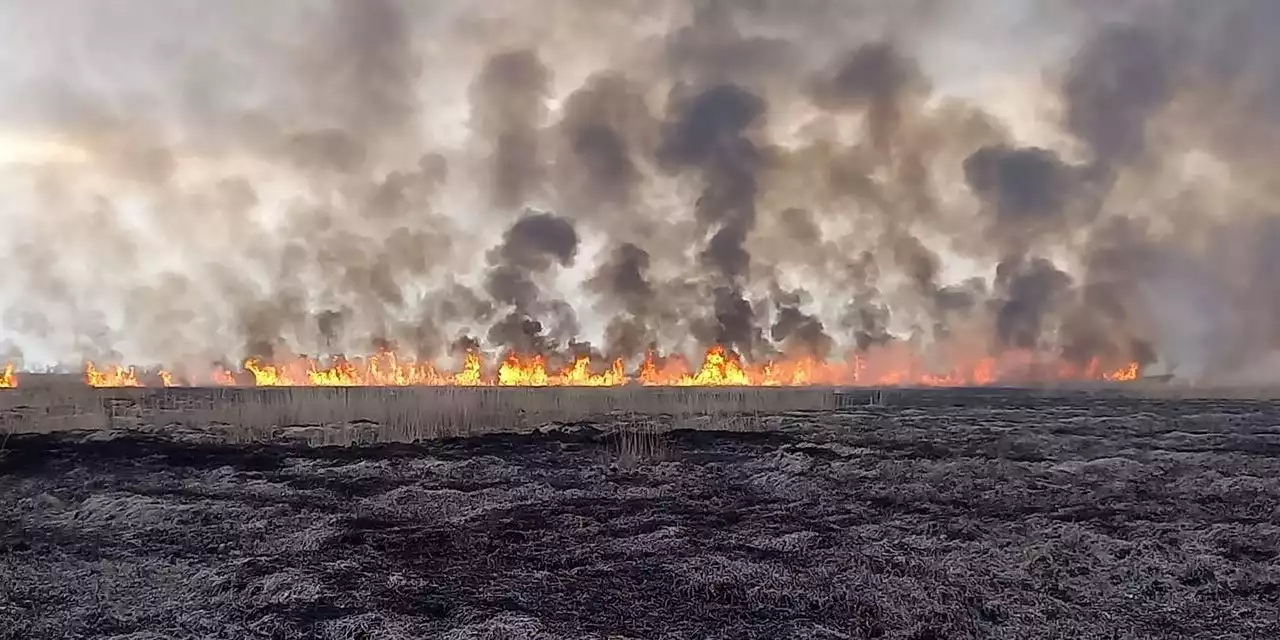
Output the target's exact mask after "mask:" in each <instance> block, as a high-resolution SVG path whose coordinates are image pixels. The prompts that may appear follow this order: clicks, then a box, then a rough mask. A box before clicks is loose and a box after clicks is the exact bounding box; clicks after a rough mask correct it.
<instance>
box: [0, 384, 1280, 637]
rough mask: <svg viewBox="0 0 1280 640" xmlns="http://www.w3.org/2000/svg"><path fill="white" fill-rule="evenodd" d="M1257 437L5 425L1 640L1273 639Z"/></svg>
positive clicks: (1086, 405) (1198, 431)
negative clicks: (323, 439)
mask: <svg viewBox="0 0 1280 640" xmlns="http://www.w3.org/2000/svg"><path fill="white" fill-rule="evenodd" d="M1278 418H1280V412H1277V410H1276V408H1275V406H1274V404H1273V403H1270V402H1262V401H1249V400H1196V401H1186V400H1183V401H1174V400H1157V399H1132V398H1123V397H1120V396H1118V395H1107V394H1099V393H1092V394H1086V393H1073V394H1043V393H1040V394H1032V393H1025V392H1015V391H982V392H979V391H969V392H955V391H932V392H918V393H907V392H902V393H897V394H894V395H892V396H890V401H888V402H884V403H877V404H866V405H862V404H856V405H855V406H852V407H849V408H844V409H840V410H838V411H834V412H820V413H819V412H813V413H805V412H796V413H789V414H783V415H777V416H772V417H769V419H768V421H767V426H768V429H767V430H762V431H754V432H724V431H714V430H711V429H713V428H714V427H715V425H705V426H706V427H707V429H706V430H701V429H683V430H678V431H673V432H666V433H659V434H657V435H654V433H655V431H658V432H660V431H661V430H662V429H661V424H660V423H661V421H660V420H659V421H658V422H657V423H649V424H648V425H647V426H645V427H644V428H643V429H641V430H640V431H639V432H637V431H635V430H633V429H632V428H629V427H628V426H627V425H622V424H610V423H607V422H600V423H595V424H574V425H551V426H549V427H547V428H544V429H542V430H541V431H540V432H536V433H532V434H529V433H526V434H503V435H480V436H475V437H469V438H465V439H453V440H447V441H435V442H428V443H421V444H382V445H374V446H362V447H308V446H300V445H297V444H290V443H285V442H276V443H266V444H252V445H249V444H230V443H226V442H217V441H212V440H211V439H210V437H209V436H208V434H207V433H206V434H200V433H194V432H192V431H190V430H186V431H179V432H170V433H167V434H166V435H161V434H157V433H127V432H119V431H117V432H92V433H84V432H82V433H74V434H62V435H16V436H13V437H11V438H10V439H9V440H8V442H7V444H6V451H5V453H4V455H3V458H0V638H7V639H12V640H17V639H19V638H32V639H35V638H131V639H138V640H141V639H143V638H298V637H317V638H343V639H347V638H450V639H473V638H474V639H482V638H484V639H490V638H492V639H498V638H535V639H551V638H605V637H613V638H726V639H727V638H797V639H799V638H832V639H839V638H873V637H879V638H914V639H920V640H923V639H927V638H971V637H999V638H1056V637H1072V638H1154V637H1163V638H1237V639H1254V638H1257V639H1264V638H1276V637H1280V617H1278V616H1280V613H1278V612H1280V588H1278V587H1280V556H1278V555H1277V550H1278V549H1280V480H1277V478H1280V427H1278V426H1276V425H1277V424H1280V419H1278ZM196 436H200V437H196Z"/></svg>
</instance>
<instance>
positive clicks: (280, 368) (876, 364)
mask: <svg viewBox="0 0 1280 640" xmlns="http://www.w3.org/2000/svg"><path fill="white" fill-rule="evenodd" d="M951 359H952V360H956V361H961V362H967V363H966V364H959V365H951V366H949V367H943V368H941V369H940V368H938V367H934V366H929V365H928V364H927V362H926V361H925V359H923V358H922V357H920V356H918V355H916V354H913V353H911V352H909V351H906V350H905V349H902V350H897V351H892V350H888V351H884V352H876V353H869V354H866V353H857V354H852V355H850V356H849V357H848V358H847V359H844V360H832V361H826V360H820V359H817V358H813V357H809V356H799V357H794V358H779V359H773V360H766V361H763V362H758V363H752V362H747V361H746V360H745V359H744V358H743V357H742V356H741V355H740V354H738V353H736V352H734V351H732V350H730V349H727V348H725V347H723V346H719V345H716V346H712V347H711V348H709V349H707V351H706V353H705V354H704V356H703V358H702V361H701V363H700V364H699V366H698V367H696V368H693V367H690V366H689V362H688V361H687V360H686V359H685V358H684V357H682V356H680V355H679V354H672V355H668V356H661V355H659V354H657V353H654V352H649V353H647V354H646V355H645V358H644V360H643V361H641V362H640V363H639V365H638V366H637V367H636V369H635V370H634V373H629V372H628V368H627V364H626V362H625V361H624V360H623V359H621V358H617V359H614V360H611V361H608V362H601V361H599V360H596V359H593V358H591V357H590V356H587V355H578V356H575V357H574V358H572V359H571V360H569V361H568V362H567V363H566V364H564V365H563V366H561V365H559V364H556V365H554V366H553V365H552V364H551V363H550V362H549V360H548V358H547V357H546V356H543V355H537V354H535V355H522V354H519V353H508V354H506V355H505V356H504V357H503V358H501V359H500V360H499V361H498V362H497V363H496V366H495V367H493V368H490V367H489V366H487V365H486V362H485V359H484V356H483V355H482V354H481V353H480V352H479V351H475V350H472V351H468V352H466V353H465V354H463V358H462V361H461V362H460V363H458V365H457V367H456V369H454V370H449V369H448V368H444V369H441V368H437V367H436V365H435V364H434V363H431V362H420V361H416V360H414V359H412V358H405V357H403V356H401V355H399V354H396V353H394V352H392V351H389V350H384V351H379V352H378V353H375V354H373V355H371V356H367V357H357V358H345V357H336V358H331V359H328V360H324V361H322V360H319V359H315V358H307V357H296V358H292V359H284V360H279V361H276V362H267V361H264V360H261V359H257V358H249V359H247V360H245V361H244V363H243V365H242V366H241V367H239V368H238V369H233V368H227V367H214V368H212V369H211V370H207V371H204V372H199V371H196V372H191V371H184V372H182V374H181V375H178V374H175V373H172V372H170V371H169V370H160V371H159V372H158V373H157V374H156V375H155V377H156V378H158V380H159V382H160V384H162V385H163V386H165V387H177V386H188V385H191V384H195V385H200V384H206V385H207V384H212V385H213V386H256V387H304V386H309V387H410V386H470V387H474V386H501V387H616V386H622V385H628V384H635V385H641V386H667V387H738V386H741V387H807V386H927V387H966V386H984V385H990V384H994V383H997V382H1005V381H1010V382H1054V381H1064V382H1065V381H1090V380H1093V381H1100V382H1101V381H1106V382H1127V381H1133V380H1137V379H1138V378H1139V377H1140V375H1141V367H1140V366H1139V365H1138V363H1136V362H1130V363H1127V364H1124V365H1121V366H1118V367H1116V368H1113V369H1109V368H1107V367H1105V366H1103V364H1102V363H1101V362H1099V361H1098V360H1096V359H1095V360H1092V361H1090V362H1088V363H1086V364H1084V365H1072V364H1069V363H1061V362H1059V363H1046V362H1044V360H1043V358H1037V357H1036V356H1035V354H1032V353H1030V352H1017V351H1014V352H1008V353H1005V354H1002V355H1001V356H998V357H993V356H983V357H979V358H976V359H972V360H968V361H966V360H965V359H964V358H961V357H952V358H951ZM148 375H149V376H150V374H148ZM84 378H85V381H86V382H87V383H88V384H89V385H90V386H94V387H139V386H144V385H143V384H142V383H141V382H140V379H139V375H138V373H137V372H136V371H135V369H134V368H133V367H125V366H119V365H113V366H109V367H104V368H102V369H101V370H100V369H99V368H98V367H97V366H95V365H94V364H93V363H92V362H90V363H87V364H86V366H85V374H84ZM188 381H194V382H188ZM16 384H17V377H16V374H15V372H14V368H13V366H12V365H8V366H7V367H6V368H5V374H4V375H3V376H0V387H4V386H10V387H12V386H15V385H16Z"/></svg>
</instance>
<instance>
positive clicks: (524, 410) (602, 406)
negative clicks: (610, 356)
mask: <svg viewBox="0 0 1280 640" xmlns="http://www.w3.org/2000/svg"><path fill="white" fill-rule="evenodd" d="M845 401H846V398H845V397H844V396H842V395H841V394H839V393H838V392H837V391H836V390H834V389H825V388H812V389H776V388H775V389H770V388H764V389H761V388H725V389H687V388H650V387H621V388H607V389H592V388H582V389H577V388H574V389H566V388H556V389H518V388H461V387H458V388H453V387H446V388H437V387H413V388H349V389H348V388H337V389H335V388H275V389H239V388H235V389H230V388H228V389H91V388H86V387H83V386H77V385H69V384H50V385H42V386H38V387H30V388H23V389H17V390H11V391H7V392H4V393H0V428H3V429H4V430H6V431H9V432H16V433H44V432H52V431H67V430H84V429H100V428H146V429H167V428H172V429H182V428H185V429H209V428H215V429H221V430H222V431H224V432H226V433H227V434H228V435H230V436H233V439H236V440H259V439H266V438H274V437H279V436H280V435H282V433H283V435H285V436H287V437H294V438H301V439H305V440H308V441H315V440H316V439H317V438H319V439H320V440H321V441H322V442H324V443H336V442H352V441H383V442H385V441H396V442H405V441H413V440H424V439H432V438H441V437H451V436H462V435H471V434H480V433H492V432H511V431H523V430H528V429H532V428H537V427H540V426H544V425H548V424H554V423H566V422H581V421H589V420H596V421H599V420H609V419H615V420H622V421H624V422H628V423H631V424H635V423H636V421H637V420H649V421H651V422H653V423H655V424H660V425H661V426H662V427H663V428H664V429H671V428H682V427H683V428H699V427H701V428H706V427H708V426H713V428H716V429H720V430H759V429H765V428H768V427H769V425H770V422H771V421H772V420H776V419H777V418H776V417H777V416H778V415H779V414H783V413H786V412H789V411H827V410H834V409H836V408H838V407H839V406H841V404H842V403H843V402H845Z"/></svg>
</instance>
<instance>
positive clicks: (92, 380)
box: [84, 362, 143, 388]
mask: <svg viewBox="0 0 1280 640" xmlns="http://www.w3.org/2000/svg"><path fill="white" fill-rule="evenodd" d="M84 381H85V383H86V384H88V385H89V386H91V387H99V388H104V387H141V386H143V385H142V383H141V382H140V381H139V380H138V373H137V372H136V371H135V370H134V368H133V367H122V366H120V365H111V366H108V367H106V368H105V369H103V370H101V371H99V370H98V368H97V367H96V366H94V364H93V363H92V362H86V363H84Z"/></svg>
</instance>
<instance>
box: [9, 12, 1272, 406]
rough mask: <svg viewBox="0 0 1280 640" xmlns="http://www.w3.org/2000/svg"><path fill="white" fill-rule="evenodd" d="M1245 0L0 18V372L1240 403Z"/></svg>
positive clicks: (1247, 339)
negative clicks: (869, 363)
mask: <svg viewBox="0 0 1280 640" xmlns="http://www.w3.org/2000/svg"><path fill="white" fill-rule="evenodd" d="M1278 6H1280V5H1277V4H1276V3H1274V2H1271V1H1269V0H1236V1H1231V2H1214V3H1210V2H1196V1H1193V0H1125V1H1122V2H1116V1H1114V0H1113V1H1109V2H1101V1H1093V0H1079V1H1076V2H1059V3H1043V2H1035V1H1033V0H1000V1H996V2H987V1H978V0H974V1H973V2H939V1H935V0H915V1H911V2H894V3H888V2H873V1H870V0H867V1H863V2H858V1H848V0H804V1H789V2H781V1H773V0H751V1H747V0H744V1H741V2H730V1H727V0H725V1H715V0H705V1H688V0H680V1H677V0H658V1H645V2H640V1H638V0H605V1H587V0H551V1H548V2H539V3H528V2H517V1H515V0H507V1H494V2H484V3H475V2H463V1H461V0H456V1H455V0H445V1H437V2H407V1H405V2H399V1H397V0H365V1H360V2H356V1H354V0H351V1H344V0H330V1H328V2H302V1H281V2H271V3H264V2H251V1H249V0H227V1H224V2H218V3H209V2H202V1H198V0H163V1H162V0H119V1H116V2H93V1H91V0H48V1H46V2H41V3H34V2H25V1H22V0H6V1H3V2H0V37H3V38H4V39H5V41H6V42H7V43H9V46H10V50H11V51H12V52H13V54H12V55H11V56H10V57H9V60H7V61H6V63H5V66H3V67H0V163H4V171H3V173H0V196H2V197H0V219H2V220H3V228H4V233H3V234H2V235H0V250H3V252H4V253H3V255H4V256H5V257H6V261H5V268H4V269H3V272H2V275H0V349H4V350H6V352H7V353H6V355H8V356H11V357H13V358H15V359H21V360H24V361H25V362H26V363H27V364H28V365H34V364H43V363H50V362H78V361H80V360H81V359H85V358H90V359H98V360H107V361H127V362H137V363H150V362H163V363H183V364H207V363H213V362H220V361H238V360H239V359H241V358H244V357H248V356H259V357H264V358H273V357H282V356H284V355H287V354H296V353H367V352H370V351H371V350H373V349H375V348H378V347H379V346H383V345H388V344H389V345H394V346H395V348H396V349H397V350H398V351H402V352H405V353H408V354H413V355H418V356H423V357H433V358H435V357H441V358H442V357H448V356H456V355H457V353H458V351H459V349H460V348H463V347H465V346H467V345H470V344H474V343H475V342H477V341H478V342H479V343H480V344H481V345H484V346H485V347H486V348H492V349H503V348H512V349H517V350H520V351H521V352H537V353H547V354H552V353H568V352H571V351H572V352H590V353H598V354H601V355H608V356H610V357H623V358H629V359H632V360H633V361H634V359H635V358H637V357H639V356H641V355H642V354H643V353H644V352H645V350H646V349H649V348H651V347H658V348H660V349H662V350H664V351H684V352H690V353H692V352H694V351H697V350H700V349H701V348H703V347H705V346H707V345H709V344H713V343H717V344H723V345H725V346H727V347H730V348H733V349H735V350H737V351H739V352H741V353H743V354H744V355H746V356H748V357H753V358H767V357H777V356H779V355H814V356H818V357H823V358H825V357H838V356H839V355H840V354H843V353H847V352H848V351H849V350H851V349H856V350H863V351H866V350H875V349H888V348H893V347H894V345H898V344H903V343H906V344H910V345H911V348H912V349H917V350H920V351H921V352H922V353H934V354H935V355H936V354H942V355H940V356H938V357H944V358H945V357H948V356H947V355H946V354H952V355H955V354H957V353H963V354H966V355H972V354H975V353H979V354H995V353H999V352H1001V351H1005V350H1028V351H1035V352H1039V353H1044V354H1051V355H1052V356H1053V357H1056V358H1060V359H1062V360H1063V361H1066V362H1070V363H1076V364H1083V363H1086V362H1089V361H1091V360H1100V361H1102V362H1105V363H1123V362H1128V361H1138V362H1141V363H1143V364H1146V365H1152V366H1153V367H1154V368H1159V367H1168V368H1172V369H1173V370H1174V371H1176V372H1177V373H1179V374H1182V375H1185V376H1187V377H1191V378H1200V379H1212V380H1229V379H1230V376H1233V375H1235V376H1241V375H1243V376H1245V377H1246V378H1247V380H1239V381H1242V382H1243V381H1248V382H1260V381H1266V382H1270V381H1280V365H1276V364H1275V363H1276V362H1277V361H1280V358H1277V357H1276V356H1275V354H1276V353H1277V352H1280V278H1276V277H1275V275H1274V274H1275V273H1276V271H1277V268H1280V262H1278V261H1280V182H1277V181H1276V180H1275V178H1274V175H1275V173H1274V170H1275V167H1276V166H1277V163H1278V162H1280V151H1277V150H1280V144H1277V143H1278V142H1280V136H1277V133H1278V131H1280V126H1278V125H1280V72H1277V71H1276V68H1275V64H1274V61H1276V60H1280V44H1277V43H1280V38H1277V37H1276V36H1277V35H1278V33H1280V9H1278V8H1277V7H1278ZM0 359H3V358H0ZM1241 372H1244V373H1241Z"/></svg>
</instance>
